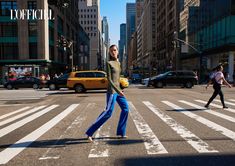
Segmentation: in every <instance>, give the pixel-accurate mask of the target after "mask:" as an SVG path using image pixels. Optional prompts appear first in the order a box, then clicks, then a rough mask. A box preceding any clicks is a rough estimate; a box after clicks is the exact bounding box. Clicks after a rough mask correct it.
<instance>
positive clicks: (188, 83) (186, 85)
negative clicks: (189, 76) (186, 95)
mask: <svg viewBox="0 0 235 166" xmlns="http://www.w3.org/2000/svg"><path fill="white" fill-rule="evenodd" d="M185 87H186V88H192V87H193V83H192V82H186V84H185Z"/></svg>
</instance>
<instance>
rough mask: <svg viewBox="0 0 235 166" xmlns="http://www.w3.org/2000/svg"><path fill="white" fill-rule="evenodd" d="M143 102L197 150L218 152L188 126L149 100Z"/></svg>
mask: <svg viewBox="0 0 235 166" xmlns="http://www.w3.org/2000/svg"><path fill="white" fill-rule="evenodd" d="M143 103H144V104H145V105H146V106H147V107H148V108H149V109H150V110H151V111H152V112H153V113H154V114H155V115H157V116H158V117H159V118H160V119H161V120H163V122H165V123H166V124H167V125H168V126H170V127H171V128H172V129H173V130H174V131H175V132H176V133H177V134H179V135H180V136H181V137H182V138H183V139H184V140H186V141H187V142H188V143H189V144H190V145H191V146H192V147H193V148H194V149H195V150H197V151H198V152H200V153H209V152H210V153H213V152H218V151H217V150H214V148H212V147H209V145H208V144H207V143H206V142H204V141H203V140H201V139H200V138H199V137H198V136H196V135H195V134H193V133H192V132H190V131H189V130H188V129H187V128H185V127H184V126H182V125H181V124H179V123H177V122H176V121H175V120H174V119H173V118H171V117H170V116H168V115H166V114H164V113H163V112H162V111H160V110H159V109H158V108H156V106H154V105H153V104H151V103H150V102H148V101H143Z"/></svg>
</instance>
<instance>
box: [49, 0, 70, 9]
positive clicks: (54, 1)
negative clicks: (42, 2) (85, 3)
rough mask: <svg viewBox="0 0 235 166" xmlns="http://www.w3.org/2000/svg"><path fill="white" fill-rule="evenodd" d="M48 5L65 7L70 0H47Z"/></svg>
mask: <svg viewBox="0 0 235 166" xmlns="http://www.w3.org/2000/svg"><path fill="white" fill-rule="evenodd" d="M47 2H48V4H49V5H54V6H57V7H63V8H67V7H69V4H70V0H47Z"/></svg>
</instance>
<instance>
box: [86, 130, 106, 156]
mask: <svg viewBox="0 0 235 166" xmlns="http://www.w3.org/2000/svg"><path fill="white" fill-rule="evenodd" d="M101 129H102V127H100V128H99V129H98V131H97V133H96V135H95V139H94V140H93V144H92V148H91V150H90V153H89V156H88V158H98V157H109V146H108V145H107V144H105V145H103V146H101V145H100V144H101V141H102V143H104V140H109V139H108V137H110V134H109V130H110V127H109V128H108V130H107V131H102V133H101ZM97 138H98V139H97ZM101 138H102V139H101Z"/></svg>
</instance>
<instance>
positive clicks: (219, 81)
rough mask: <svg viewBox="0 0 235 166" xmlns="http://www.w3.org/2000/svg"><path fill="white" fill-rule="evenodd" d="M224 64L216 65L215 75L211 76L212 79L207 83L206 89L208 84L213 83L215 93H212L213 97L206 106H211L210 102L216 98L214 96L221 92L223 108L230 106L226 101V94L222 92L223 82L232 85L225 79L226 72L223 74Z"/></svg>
mask: <svg viewBox="0 0 235 166" xmlns="http://www.w3.org/2000/svg"><path fill="white" fill-rule="evenodd" d="M222 71H223V66H222V65H219V66H217V67H216V72H214V74H213V76H212V77H211V79H210V81H209V82H208V84H207V85H206V89H207V88H208V86H209V85H210V84H211V83H213V88H214V93H213V94H212V96H211V98H210V99H209V101H208V102H207V104H206V105H205V107H206V108H209V105H210V103H211V102H212V101H213V100H214V98H215V97H216V96H217V95H218V94H219V96H220V100H221V103H222V105H223V108H228V107H227V106H226V105H225V103H224V94H223V92H222V89H221V86H222V85H223V83H225V84H226V85H227V86H228V87H229V88H231V87H232V86H231V85H230V84H229V83H228V82H227V81H226V80H225V78H224V74H223V72H222Z"/></svg>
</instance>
